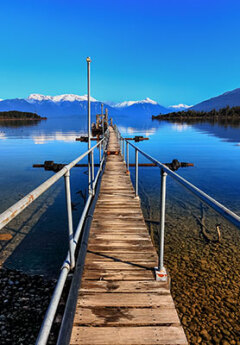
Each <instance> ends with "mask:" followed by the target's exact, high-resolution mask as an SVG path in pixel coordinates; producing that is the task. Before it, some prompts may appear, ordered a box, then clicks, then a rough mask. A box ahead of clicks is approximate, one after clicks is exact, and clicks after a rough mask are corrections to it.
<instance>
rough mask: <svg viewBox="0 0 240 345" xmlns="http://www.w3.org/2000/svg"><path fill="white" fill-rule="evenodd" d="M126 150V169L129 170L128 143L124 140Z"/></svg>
mask: <svg viewBox="0 0 240 345" xmlns="http://www.w3.org/2000/svg"><path fill="white" fill-rule="evenodd" d="M126 145H127V147H126V151H127V171H129V145H128V142H126Z"/></svg>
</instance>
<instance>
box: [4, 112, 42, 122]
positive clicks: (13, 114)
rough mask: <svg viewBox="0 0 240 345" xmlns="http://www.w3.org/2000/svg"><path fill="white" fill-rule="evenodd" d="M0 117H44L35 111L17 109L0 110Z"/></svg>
mask: <svg viewBox="0 0 240 345" xmlns="http://www.w3.org/2000/svg"><path fill="white" fill-rule="evenodd" d="M0 119H3V120H11V119H13V120H16V119H19V120H44V119H46V117H41V116H39V115H37V114H36V113H29V112H23V111H17V110H10V111H0Z"/></svg>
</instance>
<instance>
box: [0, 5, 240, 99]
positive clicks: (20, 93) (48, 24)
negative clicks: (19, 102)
mask: <svg viewBox="0 0 240 345" xmlns="http://www.w3.org/2000/svg"><path fill="white" fill-rule="evenodd" d="M239 13H240V1H239V0H238V1H233V0H226V1H222V0H217V1H215V0H208V1H206V0H181V1H179V0H175V1H174V0H167V1H166V0H164V1H162V0H148V1H146V0H144V1H143V0H128V1H125V0H121V1H117V0H115V1H114V0H111V1H106V0H101V1H100V0H99V1H96V0H91V1H86V0H85V1H80V0H47V1H46V0H38V1H35V0H31V1H28V0H11V1H2V2H1V11H0V32H1V35H0V47H1V52H0V81H1V82H0V98H4V99H6V98H15V97H27V96H28V95H29V94H30V93H42V94H48V95H57V94H63V93H76V94H85V93H86V63H85V59H86V57H87V56H90V57H91V58H92V65H91V71H92V79H91V80H92V85H91V89H92V96H94V97H95V98H97V99H99V100H105V101H123V100H138V99H143V98H146V97H150V98H152V99H154V100H156V101H158V102H159V103H160V104H162V105H165V106H166V105H172V104H178V103H186V104H195V103H198V102H200V101H202V100H204V99H207V98H209V97H213V96H215V95H218V94H220V93H223V92H225V91H228V90H231V89H234V88H237V87H240V64H239V61H240V44H239V37H240V25H239Z"/></svg>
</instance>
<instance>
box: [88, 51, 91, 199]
mask: <svg viewBox="0 0 240 345" xmlns="http://www.w3.org/2000/svg"><path fill="white" fill-rule="evenodd" d="M90 63H91V59H90V57H87V82H88V150H90V148H91V102H90ZM90 165H91V157H90V153H89V154H88V193H89V194H91V180H92V179H91V166H90Z"/></svg>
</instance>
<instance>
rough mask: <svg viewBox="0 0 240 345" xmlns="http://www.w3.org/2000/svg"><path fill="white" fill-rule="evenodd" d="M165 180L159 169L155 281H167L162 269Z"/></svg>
mask: <svg viewBox="0 0 240 345" xmlns="http://www.w3.org/2000/svg"><path fill="white" fill-rule="evenodd" d="M166 179H167V173H166V172H165V171H164V170H163V169H161V194H160V195H161V196H160V198H161V199H160V229H159V259H158V267H157V268H156V270H155V274H156V280H157V281H167V272H166V269H165V267H164V232H165V213H166Z"/></svg>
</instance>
